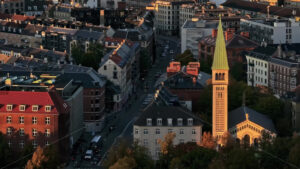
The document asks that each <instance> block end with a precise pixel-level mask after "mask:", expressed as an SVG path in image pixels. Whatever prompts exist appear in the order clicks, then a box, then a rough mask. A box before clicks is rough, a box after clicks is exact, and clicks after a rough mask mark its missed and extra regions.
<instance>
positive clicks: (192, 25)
mask: <svg viewBox="0 0 300 169" xmlns="http://www.w3.org/2000/svg"><path fill="white" fill-rule="evenodd" d="M217 24H218V22H216V21H210V22H206V21H205V20H198V19H197V18H193V19H189V20H186V22H185V23H184V24H183V25H182V27H181V34H180V39H181V53H183V52H184V51H185V50H187V49H189V50H191V52H192V53H193V55H194V56H195V57H196V56H198V54H199V52H198V43H199V39H200V38H202V37H205V36H209V35H211V34H212V30H213V29H216V28H217V26H218V25H217Z"/></svg>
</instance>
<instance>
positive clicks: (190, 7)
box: [179, 4, 201, 27]
mask: <svg viewBox="0 0 300 169" xmlns="http://www.w3.org/2000/svg"><path fill="white" fill-rule="evenodd" d="M198 11H201V7H200V6H198V5H197V6H196V5H194V4H182V5H181V6H180V7H179V26H180V27H182V25H183V24H184V22H185V21H186V20H188V19H192V18H193V17H194V15H195V13H196V12H198Z"/></svg>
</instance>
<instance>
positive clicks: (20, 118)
mask: <svg viewBox="0 0 300 169" xmlns="http://www.w3.org/2000/svg"><path fill="white" fill-rule="evenodd" d="M19 123H20V124H24V117H23V116H21V117H19Z"/></svg>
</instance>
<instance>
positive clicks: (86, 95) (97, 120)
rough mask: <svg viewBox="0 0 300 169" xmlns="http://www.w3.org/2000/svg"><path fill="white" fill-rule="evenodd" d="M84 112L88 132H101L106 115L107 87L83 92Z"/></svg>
mask: <svg viewBox="0 0 300 169" xmlns="http://www.w3.org/2000/svg"><path fill="white" fill-rule="evenodd" d="M83 111H84V123H85V126H86V131H88V132H97V131H101V129H102V127H103V120H104V115H105V87H102V88H100V87H95V88H85V89H84V90H83Z"/></svg>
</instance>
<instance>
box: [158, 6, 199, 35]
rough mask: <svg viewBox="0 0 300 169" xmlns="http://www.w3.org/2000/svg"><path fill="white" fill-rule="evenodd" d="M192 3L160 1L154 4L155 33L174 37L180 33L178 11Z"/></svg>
mask: <svg viewBox="0 0 300 169" xmlns="http://www.w3.org/2000/svg"><path fill="white" fill-rule="evenodd" d="M183 4H194V2H193V1H174V0H162V1H161V0H160V1H156V2H155V23H154V25H155V27H156V29H157V30H156V31H157V33H161V34H167V35H176V34H178V33H179V31H180V28H179V27H180V24H179V22H180V19H179V9H180V6H181V5H183Z"/></svg>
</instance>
